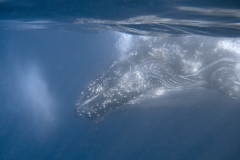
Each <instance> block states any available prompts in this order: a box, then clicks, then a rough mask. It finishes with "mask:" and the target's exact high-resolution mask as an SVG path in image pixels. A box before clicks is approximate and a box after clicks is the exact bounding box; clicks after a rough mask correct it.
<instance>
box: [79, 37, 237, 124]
mask: <svg viewBox="0 0 240 160" xmlns="http://www.w3.org/2000/svg"><path fill="white" fill-rule="evenodd" d="M127 42H128V43H131V44H122V47H123V48H124V46H125V47H126V46H128V47H127V49H126V48H124V49H123V50H122V51H121V54H120V56H119V58H118V59H117V60H115V61H114V62H113V63H112V64H111V65H110V66H109V67H108V68H107V69H106V70H105V71H104V72H103V73H102V74H101V75H100V76H99V77H97V78H96V79H94V80H92V81H91V82H90V83H89V84H88V85H87V86H86V87H85V89H83V91H82V92H81V94H80V96H79V98H78V100H77V102H76V109H77V114H78V115H79V116H81V117H86V118H89V119H91V120H93V121H95V122H100V121H101V120H103V119H104V118H105V117H106V116H108V115H111V114H113V113H117V112H122V111H124V110H127V109H129V108H132V107H145V108H152V107H154V108H157V107H164V106H179V105H180V104H183V105H186V106H187V105H190V106H191V105H194V104H193V103H192V102H194V103H201V102H200V101H198V100H200V99H201V100H206V98H207V97H209V96H210V95H211V94H213V92H216V91H217V92H221V94H222V93H223V94H225V95H226V96H230V97H232V98H233V99H236V100H237V99H239V98H240V74H239V71H240V61H239V60H240V53H239V50H238V49H237V47H239V46H240V42H239V41H237V40H236V41H234V40H228V39H220V38H218V39H216V38H215V39H214V38H209V37H199V36H188V37H179V38H176V37H175V38H160V37H141V36H136V37H134V36H131V37H130V41H127ZM230 44H231V46H229V45H230ZM234 47H235V50H233V48H234ZM239 48H240V47H239ZM195 105H197V104H195ZM181 106H182V105H181Z"/></svg>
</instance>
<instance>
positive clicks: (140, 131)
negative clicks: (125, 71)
mask: <svg viewBox="0 0 240 160" xmlns="http://www.w3.org/2000/svg"><path fill="white" fill-rule="evenodd" d="M239 6H240V5H239V2H238V1H221V2H219V1H215V0H210V1H202V2H194V1H157V0H156V1H144V0H142V1H135V0H130V1H121V0H114V1H111V2H108V1H101V2H100V1H95V0H91V1H87V2H86V1H64V0H61V1H58V2H57V3H56V2H52V1H44V0H43V1H35V2H34V1H28V0H22V1H11V0H0V159H4V160H5V159H6V160H8V159H10V160H12V159H183V160H186V159H239V158H240V154H239V150H240V145H239V144H240V138H239V134H240V116H239V114H240V107H239V106H240V103H239V101H238V100H235V99H234V98H232V97H231V96H228V95H226V94H225V93H224V92H221V91H219V92H217V93H216V94H215V95H214V96H213V97H209V96H208V94H206V96H204V98H203V100H202V101H201V102H196V103H195V104H194V106H190V107H189V106H188V107H183V106H184V104H179V107H171V105H170V106H168V107H159V108H151V107H149V108H148V107H145V108H144V109H142V108H138V107H135V108H132V109H128V110H124V111H122V112H117V113H116V114H112V115H111V116H108V117H107V118H105V119H104V120H103V121H102V122H100V123H95V122H93V121H91V120H89V119H87V118H83V117H79V116H78V115H77V114H76V104H75V103H76V101H77V99H78V97H79V94H80V93H81V91H82V90H83V89H84V87H85V86H86V85H87V84H88V83H89V82H90V81H91V80H92V79H94V78H96V77H98V76H99V75H101V73H102V72H103V70H104V69H106V68H107V67H109V65H111V63H112V62H113V61H114V60H116V59H118V58H119V54H120V52H121V51H120V50H119V46H118V45H119V43H118V42H119V34H124V33H129V34H131V35H145V36H166V37H169V36H170V37H173V38H175V37H181V36H185V35H188V36H189V35H190V36H196V35H197V36H200V40H199V41H201V40H202V39H201V36H206V35H207V36H209V37H212V38H213V39H214V40H213V42H215V40H216V42H218V39H217V38H222V39H223V40H227V41H234V42H236V43H235V44H234V45H232V46H230V48H231V49H232V50H230V51H228V52H234V53H236V54H237V53H239V36H240V30H239V22H240V16H239V9H240V7H239ZM210 22H214V23H210ZM116 31H118V32H119V31H120V32H122V33H116ZM209 37H208V38H209ZM215 38H216V39H215ZM222 39H220V40H222ZM232 44H233V43H232ZM122 47H123V48H124V47H125V48H127V46H124V45H123V46H122ZM121 49H122V48H121ZM228 49H229V48H228ZM226 52H227V51H226ZM238 78H239V77H238ZM238 80H239V79H238ZM177 105H178V104H177ZM175 106H176V104H175Z"/></svg>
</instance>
